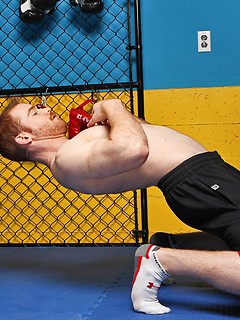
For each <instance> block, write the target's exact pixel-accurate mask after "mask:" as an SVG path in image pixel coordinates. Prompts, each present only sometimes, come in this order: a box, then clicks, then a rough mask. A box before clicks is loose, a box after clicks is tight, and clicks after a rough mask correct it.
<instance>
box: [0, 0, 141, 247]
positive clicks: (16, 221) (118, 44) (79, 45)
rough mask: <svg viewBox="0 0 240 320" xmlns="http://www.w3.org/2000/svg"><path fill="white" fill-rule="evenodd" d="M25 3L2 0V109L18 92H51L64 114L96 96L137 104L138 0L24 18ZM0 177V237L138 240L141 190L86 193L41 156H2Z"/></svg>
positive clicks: (47, 95)
mask: <svg viewBox="0 0 240 320" xmlns="http://www.w3.org/2000/svg"><path fill="white" fill-rule="evenodd" d="M19 5H20V1H17V0H13V1H8V0H2V1H1V3H0V14H1V22H0V25H1V28H0V39H1V52H0V83H1V89H0V112H1V111H2V110H3V109H4V108H5V107H6V106H7V104H8V103H9V100H10V99H11V98H12V97H18V98H20V99H21V101H22V102H27V103H30V104H35V103H39V102H40V103H41V102H42V100H43V99H45V100H46V102H47V105H48V106H50V107H51V108H52V109H53V111H54V112H56V113H57V114H58V115H59V116H60V117H62V118H63V119H64V120H65V121H68V116H69V110H70V109H71V108H72V107H77V106H78V105H79V104H81V103H82V102H84V101H85V100H86V99H89V98H92V97H93V96H94V97H96V96H97V97H98V99H107V98H119V99H121V100H122V101H123V102H124V103H125V105H126V107H127V108H129V110H131V111H132V112H133V111H134V109H136V106H137V103H136V102H135V101H136V100H137V98H136V96H137V91H138V85H137V84H138V79H137V78H136V70H135V65H136V59H135V54H136V52H135V51H134V46H133V45H132V43H133V42H134V41H135V39H134V28H135V23H136V22H135V21H136V20H135V17H134V6H135V3H134V2H133V1H131V0H128V1H124V0H104V8H103V10H102V11H101V12H99V13H96V14H89V13H83V12H81V10H80V9H79V7H78V6H77V7H73V6H71V4H70V3H69V2H68V1H67V0H60V1H58V2H57V4H56V8H55V10H54V12H53V13H51V14H50V15H46V16H45V18H44V20H43V21H42V22H41V23H37V24H27V23H25V22H23V21H22V20H21V19H20V16H19ZM86 108H88V109H86V111H90V109H91V105H90V106H89V105H87V106H86ZM0 185H1V191H0V203H1V212H0V245H4V246H11V245H13V246H16V245H20V246H22V245H31V246H32V245H69V246H70V245H103V244H104V245H115V244H118V245H119V244H124V245H129V244H135V243H137V242H138V241H139V240H138V215H139V213H138V211H139V210H138V194H137V193H136V192H127V193H123V194H118V195H103V196H94V195H84V194H80V193H77V192H74V191H70V190H67V189H65V188H63V187H62V186H61V185H59V184H58V183H57V182H56V181H55V179H54V178H53V177H52V176H51V174H50V171H49V170H48V168H46V167H45V166H43V165H41V164H38V163H32V162H26V163H15V162H12V161H8V160H7V159H5V158H3V157H2V156H0ZM133 230H134V232H133Z"/></svg>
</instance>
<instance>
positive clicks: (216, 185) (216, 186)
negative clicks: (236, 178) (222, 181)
mask: <svg viewBox="0 0 240 320" xmlns="http://www.w3.org/2000/svg"><path fill="white" fill-rule="evenodd" d="M219 188H220V186H219V185H218V184H216V183H215V184H214V185H212V186H211V189H213V190H217V189H219Z"/></svg>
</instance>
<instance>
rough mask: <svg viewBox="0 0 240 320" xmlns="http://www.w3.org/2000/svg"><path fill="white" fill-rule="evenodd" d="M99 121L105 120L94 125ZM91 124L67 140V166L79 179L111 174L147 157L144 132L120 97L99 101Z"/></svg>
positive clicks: (71, 173) (133, 165)
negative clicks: (100, 123)
mask: <svg viewBox="0 0 240 320" xmlns="http://www.w3.org/2000/svg"><path fill="white" fill-rule="evenodd" d="M99 122H102V123H106V124H105V125H104V127H102V126H101V125H100V126H96V127H95V124H97V123H99ZM88 127H89V128H90V129H89V130H85V131H84V132H83V133H80V134H79V135H77V136H76V138H74V139H72V140H70V141H69V142H67V144H68V147H67V149H65V150H64V154H66V153H67V154H68V159H69V162H70V163H71V165H70V168H67V170H66V171H67V172H69V174H70V175H74V173H75V176H76V175H78V179H95V178H101V177H111V176H114V175H117V174H120V173H122V172H128V171H130V170H133V169H136V168H138V167H140V166H141V165H142V164H143V163H144V162H145V161H146V159H147V157H148V152H149V150H148V140H147V137H146V135H145V132H144V130H143V129H142V126H141V125H140V123H139V121H138V120H137V119H136V118H135V117H134V116H133V115H132V114H131V113H130V112H129V111H128V110H127V109H126V108H125V107H124V106H123V104H122V103H121V101H120V100H117V99H112V100H103V101H100V102H98V103H96V104H95V105H94V107H93V112H92V118H91V120H90V121H89V123H88ZM91 127H92V130H91ZM101 127H102V128H101ZM64 154H63V153H62V154H61V157H62V156H63V157H64ZM61 157H59V159H60V158H61ZM60 161H61V160H60ZM69 162H68V164H69ZM57 164H58V165H59V169H60V167H62V166H64V168H65V164H64V163H63V162H61V163H60V162H59V161H57ZM69 170H70V171H69ZM74 178H75V177H74Z"/></svg>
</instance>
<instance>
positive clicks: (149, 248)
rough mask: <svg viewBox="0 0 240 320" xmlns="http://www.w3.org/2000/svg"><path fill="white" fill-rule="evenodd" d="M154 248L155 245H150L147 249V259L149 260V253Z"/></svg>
mask: <svg viewBox="0 0 240 320" xmlns="http://www.w3.org/2000/svg"><path fill="white" fill-rule="evenodd" d="M152 247H153V244H150V245H149V247H148V249H147V252H146V258H147V259H149V251H150V250H151V248H152Z"/></svg>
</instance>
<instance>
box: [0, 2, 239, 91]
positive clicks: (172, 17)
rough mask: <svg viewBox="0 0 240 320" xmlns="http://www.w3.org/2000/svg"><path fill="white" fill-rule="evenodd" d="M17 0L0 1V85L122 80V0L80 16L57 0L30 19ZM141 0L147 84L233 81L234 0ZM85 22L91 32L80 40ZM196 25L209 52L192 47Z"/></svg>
mask: <svg viewBox="0 0 240 320" xmlns="http://www.w3.org/2000/svg"><path fill="white" fill-rule="evenodd" d="M132 1H133V0H132ZM19 3H20V0H12V1H10V2H9V1H8V0H2V1H1V2H0V11H1V13H2V14H1V17H2V19H1V22H0V39H1V40H0V41H1V52H0V82H1V88H3V89H9V88H12V87H18V88H21V87H23V88H24V87H28V86H30V87H35V86H41V85H43V86H51V85H53V86H54V85H69V84H72V83H75V84H82V83H85V82H89V83H101V82H111V81H115V79H118V81H120V82H121V81H126V80H127V77H126V75H128V63H127V58H128V52H127V50H126V46H127V40H128V39H127V34H126V32H125V31H124V29H123V28H122V23H124V24H126V14H127V13H126V6H125V7H124V6H122V4H124V5H125V1H123V0H115V1H114V2H113V1H112V0H104V10H103V12H102V13H100V14H98V15H92V16H86V15H84V14H79V8H78V7H77V8H76V7H75V8H73V7H71V6H70V4H69V1H68V0H61V1H60V2H58V6H57V10H56V12H55V13H54V14H53V15H52V16H51V17H49V18H48V19H46V20H45V21H44V23H42V24H39V25H36V26H28V25H27V24H25V23H23V22H22V21H21V20H20V19H19V13H18V7H19ZM113 4H114V5H113ZM140 4H141V13H142V39H143V59H144V61H143V65H144V88H145V89H146V90H148V89H162V88H191V87H215V86H238V85H240V1H239V0H229V1H226V0H201V1H194V0H181V1H180V0H141V1H140ZM123 7H124V10H123V9H122V8H123ZM115 15H117V17H118V18H117V19H115ZM89 28H90V29H91V30H92V32H91V33H90V35H89V38H86V39H85V40H83V38H84V37H85V35H86V33H89ZM49 30H50V32H49ZM200 30H210V31H211V38H212V51H211V52H207V53H206V52H205V53H198V51H197V31H200ZM123 39H124V40H123ZM122 40H123V42H122V44H121V45H120V47H119V50H117V51H116V50H115V48H116V47H118V46H119V42H121V41H122ZM82 41H83V42H82ZM46 44H47V46H46ZM80 44H81V45H80ZM109 44H110V45H109ZM49 48H50V50H49ZM86 50H87V53H88V54H89V55H88V56H87V57H86ZM29 56H30V59H29ZM86 65H89V68H85V66H86ZM85 69H86V70H85ZM36 75H37V79H36ZM66 75H67V77H66Z"/></svg>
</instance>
